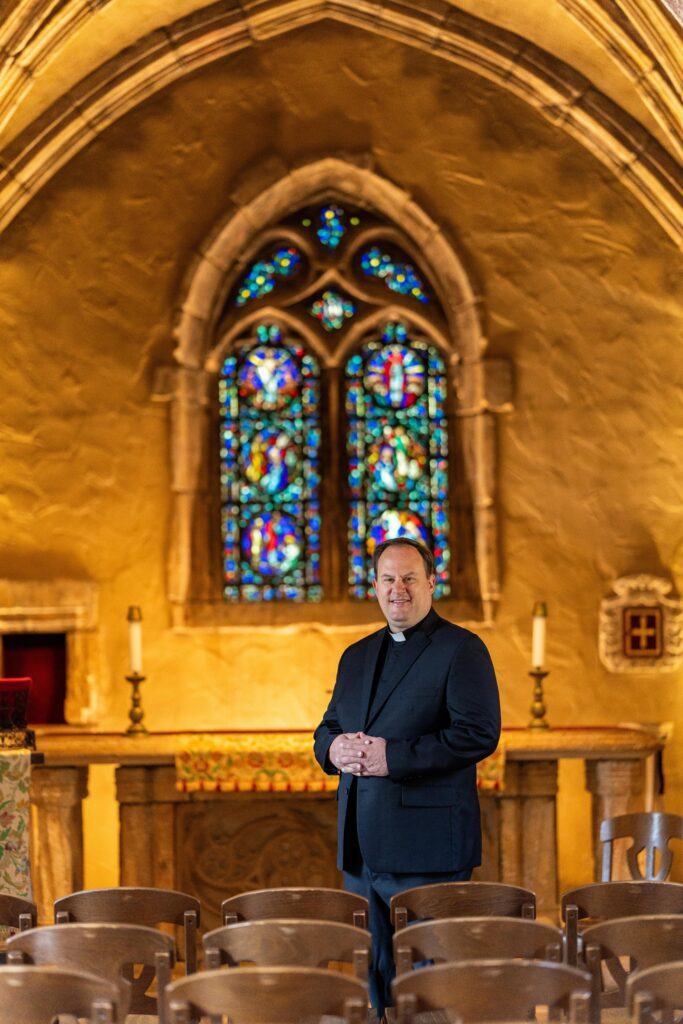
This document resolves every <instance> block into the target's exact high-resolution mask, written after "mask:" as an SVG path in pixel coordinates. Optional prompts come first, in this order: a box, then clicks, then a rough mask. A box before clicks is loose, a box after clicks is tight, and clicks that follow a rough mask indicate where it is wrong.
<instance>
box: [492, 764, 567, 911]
mask: <svg viewBox="0 0 683 1024" xmlns="http://www.w3.org/2000/svg"><path fill="white" fill-rule="evenodd" d="M499 799H500V881H501V882H507V883H509V884H510V885H521V886H523V887H524V888H525V889H533V891H534V892H535V893H536V908H537V913H538V915H539V916H549V917H552V918H553V920H554V919H555V917H556V915H557V899H558V894H557V817H556V801H557V761H555V760H554V761H508V763H507V765H506V768H505V791H504V792H503V793H502V794H501V796H500V798H499Z"/></svg>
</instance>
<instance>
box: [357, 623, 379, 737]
mask: <svg viewBox="0 0 683 1024" xmlns="http://www.w3.org/2000/svg"><path fill="white" fill-rule="evenodd" d="M383 639H384V630H383V629H381V630H380V631H379V633H375V634H374V636H371V637H369V638H368V646H367V650H366V652H365V664H364V666H363V684H362V689H361V694H360V720H359V726H358V727H359V729H362V730H364V729H365V721H366V719H367V717H368V711H369V710H370V696H371V694H372V680H373V679H374V678H375V668H376V667H377V659H378V658H379V652H380V650H381V649H382V640H383Z"/></svg>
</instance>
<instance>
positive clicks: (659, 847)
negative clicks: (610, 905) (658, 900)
mask: <svg viewBox="0 0 683 1024" xmlns="http://www.w3.org/2000/svg"><path fill="white" fill-rule="evenodd" d="M618 839H630V840H631V845H630V846H628V847H627V849H626V863H627V864H628V869H629V871H630V873H631V878H636V879H641V880H646V881H652V882H664V881H666V879H667V878H668V877H669V874H670V873H671V864H672V862H673V852H672V851H671V850H670V849H669V840H670V839H683V817H681V816H680V815H678V814H661V813H659V812H658V811H651V812H647V811H643V812H642V813H641V814H620V815H619V816H618V817H616V818H607V819H605V821H603V822H602V824H601V825H600V842H601V843H602V881H603V882H609V881H610V879H611V878H612V859H613V853H614V850H613V847H614V841H615V840H618ZM643 852H644V853H645V869H644V871H643V870H642V869H641V867H640V864H639V861H638V858H639V856H640V854H642V853H643Z"/></svg>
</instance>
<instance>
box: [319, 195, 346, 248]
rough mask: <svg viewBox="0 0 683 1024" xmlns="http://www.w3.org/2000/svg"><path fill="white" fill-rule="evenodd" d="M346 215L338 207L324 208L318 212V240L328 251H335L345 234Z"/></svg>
mask: <svg viewBox="0 0 683 1024" xmlns="http://www.w3.org/2000/svg"><path fill="white" fill-rule="evenodd" d="M345 220H346V214H345V213H344V211H343V210H342V209H340V207H338V206H324V207H323V208H322V210H321V211H320V227H319V228H318V238H319V239H320V241H321V242H322V244H323V245H326V246H327V247H328V248H329V249H336V248H337V246H338V245H339V243H340V242H341V240H342V238H343V237H344V235H345V234H346V226H345V224H344V221H345Z"/></svg>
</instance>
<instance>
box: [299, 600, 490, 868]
mask: <svg viewBox="0 0 683 1024" xmlns="http://www.w3.org/2000/svg"><path fill="white" fill-rule="evenodd" d="M384 634H385V630H384V629H382V630H379V631H378V632H377V633H373V634H372V635H371V636H369V637H366V638H365V639H363V640H360V641H359V642H358V643H355V644H353V645H352V646H351V647H349V648H347V650H346V651H344V654H343V655H342V657H341V661H340V663H339V670H338V673H337V682H336V685H335V688H334V692H333V694H332V699H331V701H330V704H329V707H328V708H327V711H326V712H325V716H324V718H323V720H322V722H321V723H320V725H319V726H318V728H317V729H316V732H315V737H314V749H315V756H316V758H317V760H318V763H319V764H320V765H321V767H322V768H324V770H325V771H326V772H328V773H329V774H334V773H335V772H336V768H335V767H334V766H333V765H332V763H331V762H330V761H329V759H328V756H327V752H328V750H329V748H330V745H331V743H332V741H333V739H334V738H335V736H338V735H339V734H340V733H342V732H360V731H363V732H366V733H367V734H368V735H371V736H373V735H374V736H383V737H384V738H385V739H386V740H387V764H388V768H389V775H388V776H386V777H371V776H368V777H365V778H363V777H359V778H358V779H357V780H356V785H357V800H356V818H357V829H358V842H359V845H360V850H361V854H362V856H363V859H364V861H365V863H366V864H367V865H368V867H369V868H370V869H371V870H373V871H388V872H409V873H412V874H420V873H422V872H425V873H429V872H434V871H439V872H441V871H458V870H467V869H468V868H473V867H475V866H476V865H477V864H479V863H480V862H481V824H480V819H479V801H478V798H477V782H476V764H477V761H481V760H482V758H484V757H487V756H488V755H489V754H491V753H493V751H494V750H495V749H496V746H497V744H498V739H499V736H500V702H499V698H498V687H497V684H496V677H495V673H494V670H493V665H492V664H491V658H490V656H489V653H488V651H487V649H486V647H485V645H484V643H483V642H482V641H481V640H480V639H479V637H478V636H476V634H474V633H471V632H470V631H469V630H467V629H463V628H462V627H460V626H454V625H453V624H452V623H450V622H447V621H446V620H445V619H442V618H441V617H440V616H439V615H437V613H436V612H435V611H434V609H432V610H431V611H430V612H429V614H428V615H427V617H426V618H425V619H424V620H423V622H422V623H421V624H420V626H419V627H418V628H417V629H416V630H415V631H414V633H413V634H412V635H411V637H410V639H409V640H408V641H407V643H409V644H410V652H409V653H408V652H406V655H405V659H406V660H405V667H404V672H403V675H402V676H401V677H400V678H399V679H398V680H397V681H396V683H395V685H394V687H393V689H391V690H390V692H389V693H388V694H385V699H384V700H383V701H382V702H377V701H375V702H374V706H373V709H372V714H370V710H369V707H370V697H371V692H372V682H373V676H374V673H375V667H376V664H377V658H378V656H379V653H380V649H381V646H382V639H383V637H384ZM353 780H354V776H352V775H350V774H341V775H340V777H339V788H338V791H337V799H338V800H339V836H338V839H339V845H338V850H339V857H338V867H340V868H344V867H348V866H349V865H345V864H344V845H345V844H344V828H345V825H346V812H347V807H348V796H349V789H350V787H351V784H352V782H353Z"/></svg>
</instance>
